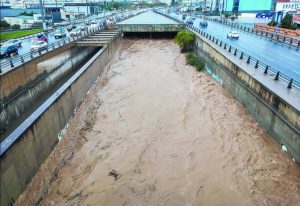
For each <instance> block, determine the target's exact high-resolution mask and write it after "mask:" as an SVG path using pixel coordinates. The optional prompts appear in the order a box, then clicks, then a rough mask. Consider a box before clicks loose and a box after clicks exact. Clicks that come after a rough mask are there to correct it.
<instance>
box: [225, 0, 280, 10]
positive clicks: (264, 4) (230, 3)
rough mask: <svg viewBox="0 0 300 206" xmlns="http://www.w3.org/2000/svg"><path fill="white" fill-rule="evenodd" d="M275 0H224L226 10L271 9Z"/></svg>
mask: <svg viewBox="0 0 300 206" xmlns="http://www.w3.org/2000/svg"><path fill="white" fill-rule="evenodd" d="M273 1H274V0H223V5H224V8H225V10H226V11H233V10H234V11H235V12H236V11H239V12H251V11H253V12H256V11H270V10H271V9H272V4H273V3H272V2H273Z"/></svg>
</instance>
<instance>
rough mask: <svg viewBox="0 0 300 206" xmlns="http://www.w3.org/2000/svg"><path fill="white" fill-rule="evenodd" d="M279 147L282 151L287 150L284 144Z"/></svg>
mask: <svg viewBox="0 0 300 206" xmlns="http://www.w3.org/2000/svg"><path fill="white" fill-rule="evenodd" d="M281 149H282V150H283V151H285V152H287V148H286V146H285V145H284V144H283V145H281Z"/></svg>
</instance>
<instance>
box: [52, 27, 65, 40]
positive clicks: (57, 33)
mask: <svg viewBox="0 0 300 206" xmlns="http://www.w3.org/2000/svg"><path fill="white" fill-rule="evenodd" d="M66 36H67V34H66V31H65V28H64V27H58V28H57V29H56V31H55V34H54V38H55V39H58V38H63V37H66Z"/></svg>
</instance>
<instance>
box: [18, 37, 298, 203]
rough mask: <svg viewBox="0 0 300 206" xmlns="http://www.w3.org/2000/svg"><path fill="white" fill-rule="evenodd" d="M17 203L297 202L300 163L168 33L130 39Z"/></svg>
mask: <svg viewBox="0 0 300 206" xmlns="http://www.w3.org/2000/svg"><path fill="white" fill-rule="evenodd" d="M106 70H107V71H106V72H105V73H104V74H103V75H102V76H101V78H99V79H98V80H97V82H96V84H95V85H94V87H93V88H92V89H91V90H90V91H89V93H88V96H87V98H86V99H85V101H84V102H83V104H82V105H81V107H80V108H79V109H78V111H77V113H76V115H75V117H74V118H73V120H72V123H71V124H70V125H69V127H68V128H67V130H66V132H65V134H64V136H63V139H62V141H60V142H59V143H58V145H57V147H56V148H55V149H54V151H53V152H52V154H51V155H50V156H49V158H48V159H47V160H46V162H45V163H44V164H43V165H42V167H41V169H40V170H39V171H38V173H37V174H36V176H35V177H34V178H33V180H32V182H31V183H30V184H29V186H28V188H27V190H26V191H25V192H24V193H23V194H22V196H21V197H20V198H19V200H18V202H17V203H16V205H22V206H23V205H30V206H31V205H55V206H58V205H86V206H92V205H105V206H118V205H120V206H121V205H122V206H125V205H134V206H136V205H142V206H144V205H149V206H152V205H164V206H177V205H178V206H183V205H186V206H189V205H194V206H198V205H209V206H211V205H230V206H231V205H272V206H273V205H300V167H299V166H298V165H296V163H294V162H293V161H292V159H291V158H290V157H288V155H287V154H285V153H283V152H282V151H281V150H280V146H279V145H278V144H276V143H275V142H274V141H273V140H272V139H271V137H269V136H268V135H267V134H266V133H265V132H264V131H263V130H262V128H261V127H260V126H259V125H258V123H257V122H256V121H255V119H254V118H253V117H252V116H251V115H250V114H249V113H248V112H247V111H246V109H245V108H244V107H243V106H242V105H241V104H240V103H238V102H237V100H235V99H234V98H233V97H232V96H231V95H230V94H229V93H228V92H226V91H225V90H224V89H223V88H222V87H221V86H220V85H219V84H218V83H216V82H215V81H214V80H213V79H212V78H211V77H210V76H208V75H207V74H205V73H199V72H196V71H195V70H194V68H192V67H190V66H187V65H186V64H185V57H184V55H183V54H180V53H179V49H178V47H177V46H176V45H174V43H173V42H172V41H171V40H145V39H143V40H129V39H127V40H123V45H122V49H121V50H120V52H119V53H118V54H117V56H116V58H115V59H114V61H113V62H112V63H111V64H110V66H108V67H107V69H106Z"/></svg>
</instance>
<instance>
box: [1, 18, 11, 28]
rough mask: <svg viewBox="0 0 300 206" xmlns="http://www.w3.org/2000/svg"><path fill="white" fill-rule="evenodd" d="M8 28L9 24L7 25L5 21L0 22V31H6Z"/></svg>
mask: <svg viewBox="0 0 300 206" xmlns="http://www.w3.org/2000/svg"><path fill="white" fill-rule="evenodd" d="M9 27H10V24H9V23H7V22H6V21H5V20H0V29H1V30H3V29H8V28H9Z"/></svg>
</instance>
